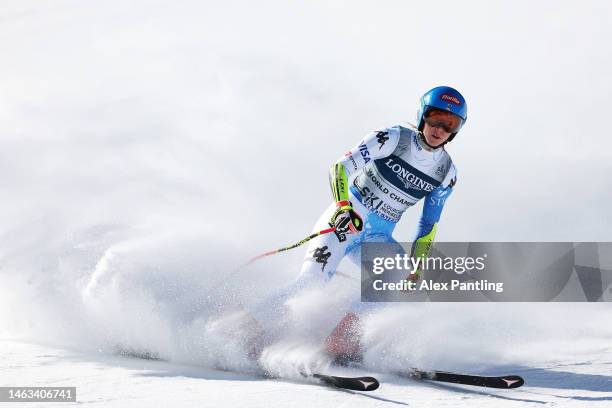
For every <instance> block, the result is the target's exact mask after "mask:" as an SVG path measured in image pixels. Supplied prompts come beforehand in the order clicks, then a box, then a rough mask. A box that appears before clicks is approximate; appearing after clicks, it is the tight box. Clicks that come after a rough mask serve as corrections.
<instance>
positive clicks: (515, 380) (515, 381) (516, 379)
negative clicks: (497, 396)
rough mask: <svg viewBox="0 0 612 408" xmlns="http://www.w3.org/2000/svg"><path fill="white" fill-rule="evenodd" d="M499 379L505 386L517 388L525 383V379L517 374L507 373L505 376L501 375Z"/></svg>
mask: <svg viewBox="0 0 612 408" xmlns="http://www.w3.org/2000/svg"><path fill="white" fill-rule="evenodd" d="M501 380H502V381H503V383H504V384H506V388H518V387H520V386H521V385H523V384H525V380H523V377H520V376H518V375H507V376H505V377H501Z"/></svg>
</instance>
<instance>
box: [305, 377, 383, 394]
mask: <svg viewBox="0 0 612 408" xmlns="http://www.w3.org/2000/svg"><path fill="white" fill-rule="evenodd" d="M313 377H314V378H318V379H319V380H321V381H322V382H323V383H325V384H328V385H332V386H334V387H337V388H342V389H345V390H353V391H374V390H376V389H378V387H380V383H379V382H378V380H377V379H376V378H374V377H338V376H335V375H324V374H313Z"/></svg>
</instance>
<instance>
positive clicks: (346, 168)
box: [265, 86, 467, 361]
mask: <svg viewBox="0 0 612 408" xmlns="http://www.w3.org/2000/svg"><path fill="white" fill-rule="evenodd" d="M466 119H467V106H466V102H465V99H464V98H463V96H462V95H461V94H460V93H459V92H458V91H457V90H455V89H453V88H451V87H448V86H439V87H436V88H433V89H431V90H430V91H428V92H427V93H425V94H424V95H423V96H422V97H421V100H420V106H419V109H418V112H417V126H416V128H414V127H411V126H410V127H405V126H392V127H389V128H386V129H382V130H378V131H374V132H372V133H370V134H369V135H368V136H366V138H365V139H364V140H362V141H361V142H360V143H359V144H358V145H357V146H356V147H355V148H353V149H352V150H350V151H349V152H347V153H346V154H345V155H344V156H343V157H341V158H340V159H339V160H338V161H337V162H336V163H334V165H333V166H332V168H331V170H330V185H331V189H332V193H333V197H334V203H333V204H332V205H330V207H329V208H328V209H327V210H326V211H325V212H324V213H323V214H322V215H321V217H320V219H319V220H318V222H317V223H316V225H315V227H314V231H320V230H323V229H326V228H329V227H335V228H336V231H335V232H334V233H328V234H325V235H320V236H319V237H317V238H315V239H313V240H312V241H311V242H310V244H309V247H308V250H307V255H306V259H305V260H304V262H303V265H302V269H301V273H300V276H299V278H298V280H297V281H296V284H295V285H293V288H294V289H295V288H303V287H305V286H310V285H313V284H325V283H326V282H327V281H329V280H330V279H331V278H332V277H333V276H334V274H335V272H336V268H337V266H338V264H339V263H340V261H341V260H342V259H343V258H344V257H345V256H346V255H348V256H349V257H351V259H352V260H353V261H354V262H356V263H357V264H359V249H360V245H361V244H362V243H364V242H388V243H395V244H397V242H396V241H395V239H394V238H393V237H392V233H393V230H394V228H395V225H396V223H397V222H398V221H399V220H400V218H401V216H402V214H403V213H404V211H406V210H407V209H408V208H409V207H411V206H412V205H414V204H416V203H417V202H418V201H419V200H421V199H423V198H424V199H425V202H424V207H423V213H422V216H421V219H420V222H419V225H418V230H417V234H416V238H415V239H414V244H413V246H412V251H411V252H412V253H411V256H413V257H426V256H427V254H428V252H429V248H430V246H431V244H432V242H433V240H434V236H435V234H436V229H437V225H438V221H439V220H440V215H441V213H442V208H443V207H444V204H445V202H446V200H447V199H448V197H449V196H450V194H451V193H452V191H453V186H454V185H455V183H456V180H457V176H456V169H455V166H454V165H453V163H452V160H451V158H450V156H449V154H448V153H447V152H446V150H445V149H444V146H445V145H446V143H448V142H450V141H451V140H453V138H454V137H455V136H456V135H457V132H459V130H460V129H461V127H462V126H463V124H464V123H465V121H466ZM419 277H420V271H413V272H411V274H410V276H408V278H409V279H411V280H417V279H418V278H419ZM290 292H294V290H293V289H292V290H290V291H286V292H285V294H288V293H290ZM282 298H283V297H278V298H276V302H279V299H282ZM270 306H271V305H270V304H267V305H266V307H265V308H266V309H267V308H268V307H270ZM359 331H360V326H359V319H358V317H357V314H356V313H355V312H349V313H347V314H346V315H345V316H344V318H343V319H342V320H341V321H340V323H339V324H338V325H337V326H336V328H335V329H334V330H333V331H332V333H331V334H330V335H329V336H328V338H327V339H326V342H325V345H326V349H327V351H328V353H330V354H331V355H332V356H334V357H336V360H339V361H346V360H359V359H360V356H361V347H360V343H359V338H360V336H359Z"/></svg>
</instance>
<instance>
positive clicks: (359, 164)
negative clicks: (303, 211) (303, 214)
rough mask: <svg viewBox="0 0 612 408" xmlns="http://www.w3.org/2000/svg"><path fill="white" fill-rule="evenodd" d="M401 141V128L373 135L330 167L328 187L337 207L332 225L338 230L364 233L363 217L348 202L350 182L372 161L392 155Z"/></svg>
mask: <svg viewBox="0 0 612 408" xmlns="http://www.w3.org/2000/svg"><path fill="white" fill-rule="evenodd" d="M399 138H400V128H399V126H395V127H391V128H387V129H383V130H379V131H374V132H371V133H370V134H369V135H368V136H366V138H365V139H363V140H362V141H361V143H359V144H358V145H357V146H356V147H355V148H353V149H351V150H349V151H348V152H347V153H346V154H345V155H344V156H342V157H341V158H340V159H338V160H337V161H336V163H334V165H333V166H332V167H331V169H330V172H329V184H330V186H331V189H332V194H333V196H334V201H335V202H336V207H337V208H338V209H337V210H336V212H335V213H334V215H333V216H332V219H331V222H332V224H334V225H336V227H337V228H341V229H342V228H345V226H346V228H347V229H349V230H350V231H351V232H357V231H355V230H354V228H355V229H357V230H358V231H360V230H361V227H362V225H361V224H362V223H361V218H360V217H359V215H358V214H357V213H355V211H353V207H352V205H351V203H350V202H349V194H348V187H349V179H350V178H351V176H352V175H354V174H355V173H357V172H358V171H360V170H361V169H363V168H364V167H365V165H366V164H368V163H369V162H370V161H371V160H375V159H381V158H383V157H387V156H389V155H390V154H391V153H393V151H394V150H395V148H396V147H397V144H398V142H399ZM356 224H359V225H356ZM352 227H354V228H352Z"/></svg>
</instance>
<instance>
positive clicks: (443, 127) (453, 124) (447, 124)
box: [423, 109, 461, 147]
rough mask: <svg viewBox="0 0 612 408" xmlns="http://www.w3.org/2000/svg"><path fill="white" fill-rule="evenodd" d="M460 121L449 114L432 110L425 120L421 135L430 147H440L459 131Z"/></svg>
mask: <svg viewBox="0 0 612 408" xmlns="http://www.w3.org/2000/svg"><path fill="white" fill-rule="evenodd" d="M460 124H461V119H459V117H458V116H455V115H453V114H452V113H450V112H446V111H441V110H437V109H434V110H432V111H430V112H429V113H428V114H427V117H426V118H425V127H424V128H423V135H424V136H425V140H426V141H427V143H428V144H429V145H430V146H434V147H437V146H440V145H441V144H442V143H444V142H446V141H447V140H448V138H449V137H450V135H451V134H452V133H453V132H454V131H456V130H458V129H459V127H460Z"/></svg>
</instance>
